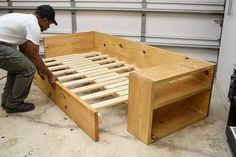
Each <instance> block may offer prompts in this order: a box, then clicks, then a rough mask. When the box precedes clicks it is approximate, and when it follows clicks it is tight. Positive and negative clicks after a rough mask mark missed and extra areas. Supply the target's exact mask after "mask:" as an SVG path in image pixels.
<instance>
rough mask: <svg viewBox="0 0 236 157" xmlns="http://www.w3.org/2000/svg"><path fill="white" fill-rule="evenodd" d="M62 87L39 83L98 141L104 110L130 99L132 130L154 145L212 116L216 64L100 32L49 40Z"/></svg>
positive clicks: (47, 46)
mask: <svg viewBox="0 0 236 157" xmlns="http://www.w3.org/2000/svg"><path fill="white" fill-rule="evenodd" d="M44 46H45V55H46V58H45V59H44V62H45V64H46V65H47V66H48V68H49V69H50V70H51V71H52V72H53V73H54V74H55V75H57V76H58V78H59V81H58V82H57V85H56V89H55V90H53V89H52V88H51V86H50V85H49V84H48V82H47V80H42V79H41V78H40V77H39V76H38V75H36V76H35V83H36V84H37V85H38V87H39V88H40V89H41V90H42V91H43V92H45V93H46V94H47V95H48V96H49V97H50V98H51V99H52V100H53V101H54V102H55V104H57V105H58V106H59V107H60V108H61V109H62V110H63V111H64V112H65V113H66V114H67V115H68V116H70V117H71V119H72V120H73V121H74V122H75V123H76V124H78V125H79V126H80V127H81V129H83V130H84V131H85V132H86V133H87V134H88V135H89V136H90V137H91V138H92V139H93V140H94V141H98V140H99V131H98V129H99V126H98V125H99V123H98V110H99V108H102V107H108V106H112V105H116V104H119V103H122V102H126V103H128V122H127V126H128V127H127V128H128V131H129V132H130V133H131V134H132V135H134V136H135V137H137V138H138V139H140V140H141V141H143V142H144V143H146V144H150V143H152V142H154V141H155V140H158V139H160V138H162V137H164V136H166V135H168V134H170V133H173V132H175V131H177V130H179V129H181V128H184V127H186V126H189V125H190V124H193V123H194V122H197V121H199V120H201V119H203V118H204V117H206V116H208V113H209V106H210V98H211V90H212V84H213V78H214V64H211V63H208V62H204V61H200V60H197V59H192V58H189V57H186V56H182V55H179V54H177V53H174V52H170V51H167V50H163V49H160V48H156V47H152V46H148V45H144V44H141V43H138V42H133V41H129V40H125V39H121V38H118V37H114V36H111V35H107V34H103V33H99V32H83V33H78V34H70V35H60V36H49V37H45V38H44Z"/></svg>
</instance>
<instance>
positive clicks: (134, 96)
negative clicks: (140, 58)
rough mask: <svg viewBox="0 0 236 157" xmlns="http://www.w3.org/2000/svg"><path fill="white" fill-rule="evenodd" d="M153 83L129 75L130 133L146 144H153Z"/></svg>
mask: <svg viewBox="0 0 236 157" xmlns="http://www.w3.org/2000/svg"><path fill="white" fill-rule="evenodd" d="M152 104H153V89H152V82H150V81H147V80H144V79H142V78H140V77H139V76H138V75H136V73H135V72H134V73H130V75H129V99H128V132H130V133H131V134H133V135H134V136H135V137H137V138H138V139H139V140H141V141H143V142H144V143H146V144H149V143H151V142H152V139H151V127H152V115H153V110H152Z"/></svg>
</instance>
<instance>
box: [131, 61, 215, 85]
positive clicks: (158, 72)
mask: <svg viewBox="0 0 236 157" xmlns="http://www.w3.org/2000/svg"><path fill="white" fill-rule="evenodd" d="M213 68H214V64H212V63H208V62H199V61H196V60H194V59H186V60H185V61H182V62H176V63H173V64H169V63H168V64H161V65H158V66H155V67H151V68H148V69H144V70H138V71H135V72H133V73H136V74H137V75H139V77H142V78H143V79H147V80H150V81H152V82H154V83H158V84H159V83H162V82H166V81H169V80H173V79H177V78H180V77H183V76H187V75H191V74H194V73H197V72H201V71H202V72H203V71H207V70H209V69H213Z"/></svg>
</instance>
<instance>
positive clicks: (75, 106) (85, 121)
mask: <svg viewBox="0 0 236 157" xmlns="http://www.w3.org/2000/svg"><path fill="white" fill-rule="evenodd" d="M34 80H35V83H36V84H37V86H38V87H40V89H41V90H42V91H43V92H44V93H45V94H46V95H48V96H49V97H50V98H51V99H52V100H53V101H54V102H55V104H56V105H58V106H59V107H60V108H61V110H63V111H64V112H65V113H66V114H67V115H68V116H69V117H70V118H71V119H72V120H73V121H74V122H75V123H76V124H77V125H79V126H80V127H81V129H83V130H84V131H85V132H86V133H87V134H88V135H89V136H90V137H91V138H92V139H93V140H94V141H98V139H99V136H98V112H97V111H96V110H95V109H94V108H92V107H90V106H89V105H88V104H87V103H86V102H85V101H82V100H80V99H79V98H78V96H76V95H74V94H73V93H71V92H70V91H69V90H68V89H66V88H65V87H63V86H62V85H61V84H60V83H59V82H57V84H56V89H55V90H54V89H52V88H51V86H50V85H49V83H48V82H47V80H46V79H45V80H42V79H41V78H40V76H39V75H38V74H36V76H35V78H34Z"/></svg>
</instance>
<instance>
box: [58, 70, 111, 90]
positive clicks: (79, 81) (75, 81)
mask: <svg viewBox="0 0 236 157" xmlns="http://www.w3.org/2000/svg"><path fill="white" fill-rule="evenodd" d="M113 75H115V73H109V74H105V75H99V76H96V77H90V78H84V79H79V80H74V81H70V82H65V83H62V84H63V85H64V86H66V87H70V86H75V85H80V84H83V83H87V82H91V81H94V80H95V79H99V78H104V77H109V76H113Z"/></svg>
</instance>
